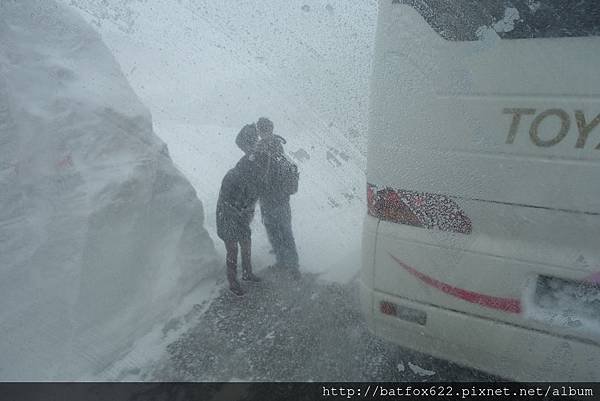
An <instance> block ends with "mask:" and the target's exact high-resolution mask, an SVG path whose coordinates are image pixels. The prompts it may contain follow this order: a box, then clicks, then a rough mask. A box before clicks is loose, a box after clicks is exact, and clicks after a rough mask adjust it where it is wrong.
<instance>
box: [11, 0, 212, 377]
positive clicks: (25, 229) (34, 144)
mask: <svg viewBox="0 0 600 401" xmlns="http://www.w3.org/2000/svg"><path fill="white" fill-rule="evenodd" d="M0 155H1V156H0V304H1V305H2V308H0V338H1V339H2V341H0V355H2V357H1V358H0V379H1V380H52V379H81V378H86V377H93V375H94V374H95V372H98V371H100V370H102V369H104V368H105V367H106V366H107V365H108V364H110V363H112V362H113V361H114V360H115V359H116V358H117V357H118V356H119V355H120V354H121V353H122V352H124V351H126V350H127V348H128V346H129V345H130V344H131V343H132V342H133V341H134V340H135V339H136V338H137V337H139V335H140V334H142V333H145V332H147V331H148V329H149V328H150V327H151V326H152V325H153V324H155V322H156V321H160V319H161V318H163V317H164V316H166V315H167V314H168V312H169V311H170V310H171V309H172V308H174V307H175V306H177V305H178V304H179V302H180V300H181V299H182V297H184V296H185V294H186V293H188V292H189V291H190V290H191V289H192V288H193V287H195V286H196V285H197V284H198V283H199V282H200V281H201V280H202V279H204V278H207V277H209V276H211V275H212V274H214V272H215V268H216V267H217V266H218V264H217V263H216V257H215V255H216V254H215V251H214V246H213V242H212V240H211V238H210V237H209V234H208V233H207V231H206V230H205V229H204V211H203V206H202V203H201V202H200V201H199V199H198V198H197V196H196V192H195V190H194V189H193V187H192V186H191V185H190V184H189V183H188V181H186V179H184V178H183V176H182V175H181V174H180V173H179V171H178V170H177V169H176V168H175V167H174V165H173V163H172V161H171V159H170V156H169V152H168V150H167V147H166V145H165V144H164V143H163V142H162V141H161V140H160V139H158V137H157V136H155V134H154V133H153V128H152V123H151V118H150V113H149V112H148V110H146V108H145V107H144V106H142V104H141V102H140V101H139V100H138V98H137V97H136V95H135V94H134V92H133V90H132V89H131V87H130V86H129V84H128V82H127V80H126V78H125V77H124V75H123V73H122V72H121V69H120V67H119V65H118V64H117V62H116V61H115V60H114V58H113V56H112V55H111V53H110V51H109V50H108V48H107V47H106V46H105V45H104V44H103V42H102V41H101V39H100V36H99V35H98V34H97V33H96V32H95V31H94V30H93V29H92V28H91V27H90V26H89V25H88V24H87V23H86V22H85V21H84V20H83V19H82V18H81V17H80V16H79V15H77V13H76V12H74V11H73V10H72V9H70V8H69V7H67V6H65V5H63V4H62V3H56V2H54V1H53V0H39V1H37V0H29V1H26V2H21V1H8V0H0Z"/></svg>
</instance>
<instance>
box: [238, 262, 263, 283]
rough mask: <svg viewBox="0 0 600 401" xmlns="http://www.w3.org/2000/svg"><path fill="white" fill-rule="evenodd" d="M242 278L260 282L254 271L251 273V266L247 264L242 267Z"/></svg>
mask: <svg viewBox="0 0 600 401" xmlns="http://www.w3.org/2000/svg"><path fill="white" fill-rule="evenodd" d="M242 280H244V281H251V282H254V283H259V282H261V281H262V280H261V278H260V277H258V276H256V275H255V274H254V273H252V267H251V266H248V267H244V268H243V269H242Z"/></svg>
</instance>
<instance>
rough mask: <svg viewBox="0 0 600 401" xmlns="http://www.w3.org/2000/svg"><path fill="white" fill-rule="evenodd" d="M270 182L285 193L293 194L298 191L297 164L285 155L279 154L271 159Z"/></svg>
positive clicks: (298, 175) (298, 176)
mask: <svg viewBox="0 0 600 401" xmlns="http://www.w3.org/2000/svg"><path fill="white" fill-rule="evenodd" d="M271 169H272V171H271V174H272V178H273V180H272V182H271V184H272V185H273V186H274V187H275V188H277V189H279V190H281V192H283V193H285V194H286V195H293V194H295V193H296V192H298V181H299V180H300V173H299V172H298V166H296V164H295V163H294V162H292V161H291V160H290V159H288V158H287V157H286V156H285V155H283V154H279V155H277V156H275V157H274V158H273V159H272V162H271Z"/></svg>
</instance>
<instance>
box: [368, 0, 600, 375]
mask: <svg viewBox="0 0 600 401" xmlns="http://www.w3.org/2000/svg"><path fill="white" fill-rule="evenodd" d="M367 196H368V213H367V215H366V217H365V221H364V227H363V261H362V265H363V268H362V271H361V302H362V305H363V309H364V313H365V316H366V317H367V321H368V324H369V326H370V328H371V330H372V331H373V332H374V333H375V334H376V335H378V336H381V337H383V338H385V339H387V340H390V341H392V342H395V343H397V344H400V345H402V346H404V347H407V348H411V349H415V350H418V351H420V352H423V353H426V354H430V355H433V356H436V357H440V358H443V359H447V360H451V361H454V362H457V363H459V364H462V365H467V366H470V367H473V368H476V369H480V370H483V371H487V372H490V373H493V374H495V375H498V376H500V377H504V378H510V379H514V380H544V381H545V380H568V381H571V380H583V381H587V380H589V381H598V380H600V369H599V367H600V284H599V283H600V2H598V1H596V0H578V1H567V0H548V1H545V0H536V1H534V0H501V1H492V0H450V1H448V0H380V1H379V17H378V26H377V38H376V48H375V58H374V66H373V76H372V83H371V111H370V121H369V141H368V162H367Z"/></svg>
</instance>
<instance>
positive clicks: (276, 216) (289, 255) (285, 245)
mask: <svg viewBox="0 0 600 401" xmlns="http://www.w3.org/2000/svg"><path fill="white" fill-rule="evenodd" d="M256 129H257V131H258V136H259V138H260V139H259V141H258V143H257V144H256V147H255V148H256V151H257V152H260V153H261V154H263V153H264V154H266V155H267V157H268V166H267V172H266V180H265V187H264V191H262V192H261V194H260V197H259V202H260V211H261V215H262V220H263V224H264V226H265V229H266V231H267V236H268V237H269V242H270V243H271V246H272V247H273V251H274V253H275V258H276V266H278V267H285V268H289V269H291V270H290V271H291V272H292V273H293V274H294V276H295V277H299V261H298V252H297V250H296V242H295V240H294V233H293V231H292V210H291V207H290V195H291V194H292V193H295V192H296V190H297V181H296V187H295V189H292V190H289V189H288V188H287V187H288V186H287V185H285V182H282V180H281V179H280V178H281V177H280V175H281V169H280V167H281V164H282V162H285V161H286V160H287V159H286V158H285V153H284V149H283V144H285V139H283V138H282V137H280V136H278V135H274V134H273V123H272V122H271V121H270V120H269V119H268V118H264V117H261V118H260V119H259V120H258V122H257V123H256ZM288 164H289V162H288ZM291 165H292V167H294V168H295V167H296V166H295V165H294V164H293V163H292V164H291ZM296 174H297V169H296ZM296 179H297V178H296Z"/></svg>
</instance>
